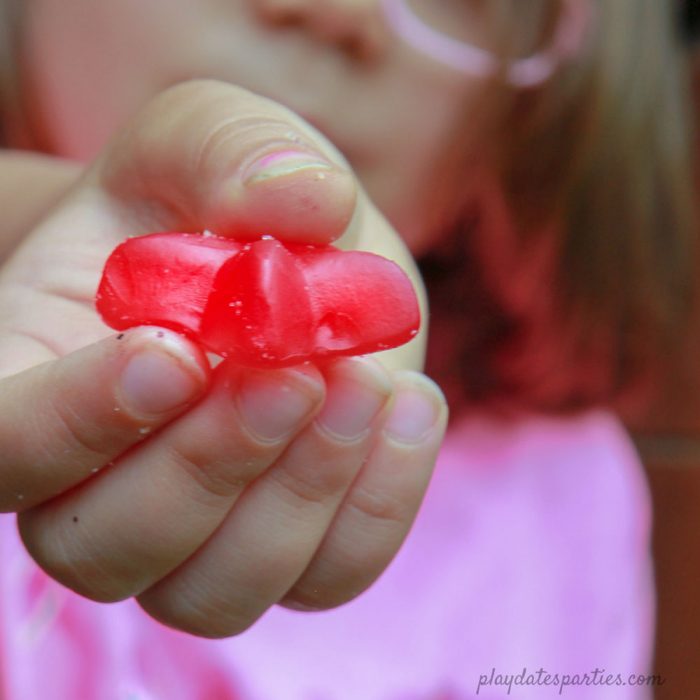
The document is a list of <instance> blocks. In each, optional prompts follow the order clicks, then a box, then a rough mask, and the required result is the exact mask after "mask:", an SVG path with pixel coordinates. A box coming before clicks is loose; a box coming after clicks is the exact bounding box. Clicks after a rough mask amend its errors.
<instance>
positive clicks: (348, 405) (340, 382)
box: [317, 359, 392, 440]
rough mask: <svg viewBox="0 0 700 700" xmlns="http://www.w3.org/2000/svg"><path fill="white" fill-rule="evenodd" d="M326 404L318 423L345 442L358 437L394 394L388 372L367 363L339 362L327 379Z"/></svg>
mask: <svg viewBox="0 0 700 700" xmlns="http://www.w3.org/2000/svg"><path fill="white" fill-rule="evenodd" d="M327 383H328V391H327V395H326V402H325V404H324V405H323V409H322V410H321V413H320V414H319V416H318V418H317V421H318V424H319V425H320V426H321V427H322V428H323V429H324V430H326V431H328V432H329V433H331V434H332V435H334V436H336V437H339V438H341V439H344V440H349V439H353V438H358V437H360V436H361V435H362V433H364V432H366V431H367V430H368V429H369V426H370V424H371V423H372V420H373V419H374V418H375V416H376V415H377V414H378V413H379V411H380V410H381V409H382V408H383V406H384V405H385V404H386V402H387V400H388V398H389V396H390V394H391V388H392V387H391V382H390V380H389V377H388V376H387V374H386V372H384V371H383V370H382V369H381V368H380V367H378V366H377V365H375V364H374V363H372V362H370V361H368V360H360V359H358V360H347V361H339V362H338V363H336V365H335V366H334V367H333V369H332V370H331V372H330V374H329V378H328V382H327Z"/></svg>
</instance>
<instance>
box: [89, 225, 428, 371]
mask: <svg viewBox="0 0 700 700" xmlns="http://www.w3.org/2000/svg"><path fill="white" fill-rule="evenodd" d="M97 310H98V311H99V313H100V315H101V316H102V318H103V319H104V321H105V323H107V325H109V326H111V327H112V328H115V329H117V330H123V329H125V328H130V327H132V326H139V325H155V326H164V327H166V328H172V329H173V330H176V331H179V332H181V333H184V334H186V335H187V336H189V337H191V338H192V339H194V340H195V341H197V342H199V343H200V344H202V345H203V346H204V347H205V348H207V349H208V350H210V351H212V352H214V353H216V354H218V355H221V356H223V357H231V358H233V359H234V360H235V361H236V362H238V363H240V364H244V365H252V366H267V367H283V366H285V365H291V364H296V363H299V362H303V361H304V360H313V359H315V358H319V357H324V356H326V357H327V356H333V355H358V354H365V353H370V352H376V351H377V350H385V349H387V348H390V347H396V346H398V345H402V344H403V343H405V342H407V341H409V340H410V339H411V338H413V337H414V336H415V335H416V333H417V332H418V328H419V326H420V312H419V309H418V302H417V299H416V296H415V293H414V291H413V287H412V285H411V283H410V281H409V279H408V278H407V277H406V275H405V274H404V272H403V271H402V270H401V268H400V267H399V266H398V265H396V264H395V263H394V262H392V261H390V260H387V259H386V258H382V257H380V256H378V255H373V254H372V253H366V252H360V251H341V250H339V249H337V248H334V247H333V246H330V245H329V246H311V245H300V244H282V243H281V242H280V241H277V240H274V239H272V238H271V237H269V236H266V237H263V238H262V239H260V240H256V241H252V242H250V241H247V242H246V241H236V240H233V239H230V238H219V237H216V236H212V235H199V234H189V233H156V234H152V235H150V236H140V237H137V238H130V239H128V240H126V241H125V242H124V243H122V244H121V245H119V246H118V247H117V248H116V249H115V250H114V251H113V253H112V254H111V255H110V257H109V259H108V260H107V263H106V265H105V269H104V272H103V274H102V280H101V282H100V286H99V289H98V292H97Z"/></svg>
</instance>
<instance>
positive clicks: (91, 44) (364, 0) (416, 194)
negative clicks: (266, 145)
mask: <svg viewBox="0 0 700 700" xmlns="http://www.w3.org/2000/svg"><path fill="white" fill-rule="evenodd" d="M439 4H440V3H437V5H439ZM453 4H454V8H451V9H449V8H448V9H449V12H450V13H454V12H455V11H456V12H458V13H460V17H461V16H462V15H464V17H465V20H466V19H467V18H466V14H465V12H466V10H465V8H467V7H469V6H471V3H470V2H467V0H454V1H453ZM429 5H430V3H427V2H425V0H423V2H422V3H421V2H418V3H417V6H419V7H423V8H425V7H427V6H429ZM443 5H445V6H448V5H449V1H448V3H443ZM455 8H457V9H456V10H455ZM27 11H28V14H29V17H28V18H27V35H26V41H27V43H26V46H27V52H28V60H29V72H28V74H29V76H30V85H31V88H30V89H31V91H32V94H33V100H34V104H35V105H36V106H37V109H39V110H40V112H41V115H42V118H43V119H44V120H45V129H46V132H47V133H46V134H45V136H46V137H47V139H48V142H49V143H51V144H53V147H54V149H55V151H56V152H57V153H58V154H61V155H65V156H69V157H73V158H79V159H89V158H91V157H92V156H94V155H95V153H96V152H97V151H98V150H99V149H100V148H101V147H102V145H103V144H104V143H105V141H106V140H107V139H108V138H109V136H110V135H111V134H112V133H113V132H114V130H115V129H117V128H118V127H119V126H120V125H121V124H122V123H123V122H124V121H125V120H126V119H127V118H128V117H129V116H130V115H131V114H132V113H133V112H134V111H135V110H136V109H138V108H139V107H140V105H142V104H143V103H144V102H145V101H146V100H147V99H149V98H150V97H151V96H152V95H154V94H155V93H157V92H158V91H160V90H162V89H164V88H166V87H168V86H169V85H172V84H173V83H176V82H179V81H182V80H185V79H188V78H203V77H206V78H216V79H220V80H224V81H227V82H230V83H234V84H236V85H240V86H242V87H245V88H248V89H250V90H252V91H254V92H256V93H258V94H261V95H264V96H266V97H270V98H273V99H274V100H276V101H278V102H281V103H282V104H284V105H286V106H288V107H290V108H291V109H293V110H294V111H296V112H297V113H299V114H300V115H302V116H303V117H305V118H306V119H307V120H308V121H309V122H310V123H311V124H313V125H314V126H316V127H317V128H318V129H319V130H320V131H322V132H323V133H324V134H325V135H326V136H327V137H328V138H329V139H330V140H331V141H332V142H333V143H334V144H335V145H336V146H337V147H338V148H339V149H340V150H341V151H342V152H343V153H344V154H345V156H346V157H347V158H348V160H349V161H350V163H351V164H352V165H353V167H354V168H355V171H356V172H357V174H358V176H359V177H360V179H361V181H362V182H363V184H364V186H365V187H366V188H367V190H368V192H369V194H370V196H371V197H372V198H373V200H374V201H375V203H376V204H377V205H378V206H379V207H380V209H382V210H383V211H384V213H385V215H386V216H387V217H388V218H389V219H390V220H391V221H392V223H393V224H394V225H395V226H396V227H397V229H398V230H399V232H400V233H401V234H402V235H403V236H404V238H405V239H406V241H407V243H408V244H409V246H410V247H411V248H412V249H413V251H414V252H415V253H420V252H422V251H423V250H425V249H426V248H427V247H429V245H430V243H431V238H432V234H431V233H430V232H429V231H428V230H427V227H426V223H425V222H426V221H427V220H428V216H429V215H430V214H431V213H432V212H431V179H432V178H431V175H432V171H431V168H432V167H433V163H434V162H435V159H436V158H437V157H438V156H440V155H441V154H442V153H443V150H444V149H445V148H446V147H447V145H448V144H447V134H448V133H449V132H450V130H451V129H452V128H453V125H454V124H457V123H459V121H461V120H462V119H464V118H465V109H466V110H468V108H469V102H470V100H474V99H475V98H476V96H477V94H478V89H477V87H478V82H477V81H476V80H474V79H470V78H469V77H467V76H465V75H464V74H463V73H462V72H460V71H458V70H456V69H454V68H450V67H449V66H446V65H444V64H442V63H440V62H438V61H437V60H435V59H433V58H431V57H429V56H427V55H425V54H423V53H421V52H419V51H417V50H416V49H414V48H412V47H411V46H410V45H409V44H408V43H406V42H405V41H403V40H402V39H401V38H400V37H399V36H397V35H396V34H395V33H393V32H392V30H391V27H390V25H389V23H388V22H387V21H386V18H385V15H384V13H383V12H382V8H381V7H380V3H379V2H378V1H374V0H342V1H341V0H118V2H116V1H113V2H95V0H32V2H28V3H27ZM429 19H431V21H432V18H429ZM470 19H471V21H470V24H469V27H470V31H473V30H474V28H475V27H476V23H475V22H476V20H475V18H473V17H472V18H470ZM449 20H450V15H447V16H445V17H437V18H436V22H438V25H437V26H439V22H440V21H444V22H445V31H450V30H451V29H452V28H453V27H454V26H455V23H454V22H451V21H449ZM448 25H450V26H448ZM465 26H466V24H465Z"/></svg>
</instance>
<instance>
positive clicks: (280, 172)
mask: <svg viewBox="0 0 700 700" xmlns="http://www.w3.org/2000/svg"><path fill="white" fill-rule="evenodd" d="M300 170H333V165H332V164H331V163H330V162H329V161H327V160H325V159H324V158H322V157H321V156H320V155H316V154H315V153H309V152H305V151H296V150H286V151H278V152H276V153H268V154H267V155H264V156H262V157H261V158H259V159H258V160H256V161H255V162H254V163H252V165H249V166H248V167H247V168H246V169H245V171H244V173H243V181H244V182H245V184H246V185H254V184H256V183H258V182H263V181H264V180H271V179H272V178H276V177H282V176H284V175H290V174H291V173H295V172H298V171H300Z"/></svg>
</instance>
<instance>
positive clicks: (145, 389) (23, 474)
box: [0, 327, 209, 512]
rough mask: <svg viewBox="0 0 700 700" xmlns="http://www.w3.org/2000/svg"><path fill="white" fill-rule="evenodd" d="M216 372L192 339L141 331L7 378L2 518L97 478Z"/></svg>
mask: <svg viewBox="0 0 700 700" xmlns="http://www.w3.org/2000/svg"><path fill="white" fill-rule="evenodd" d="M208 378H209V368H208V364H207V362H206V358H205V357H204V356H203V354H202V352H201V351H200V350H199V349H198V348H197V347H196V346H195V345H194V344H193V343H190V342H189V341H187V340H185V339H184V338H183V337H182V336H180V335H178V334H176V333H173V332H171V331H167V330H163V329H160V328H148V327H141V328H136V329H133V330H131V331H129V332H126V333H120V334H119V335H118V336H112V337H111V338H107V339H105V340H102V341H100V342H98V343H95V344H94V345H90V346H88V347H85V348H82V349H80V350H77V351H76V352H73V353H71V354H69V355H66V356H65V357H62V358H60V359H57V360H53V361H50V362H46V363H44V364H42V365H38V366H36V367H32V368H31V369H28V370H25V371H23V372H20V373H19V374H15V375H12V376H10V377H6V378H4V379H2V380H1V381H0V511H2V512H9V511H20V510H24V509H26V508H29V507H31V506H34V505H36V504H38V503H40V502H42V501H44V500H46V499H49V498H51V497H53V496H56V495H57V494H59V493H61V492H63V491H65V490H67V489H69V488H71V487H72V486H74V485H76V484H77V483H79V482H81V481H83V480H84V479H86V478H89V477H90V476H91V475H92V474H93V473H94V472H96V471H98V470H99V469H100V468H102V467H104V466H105V465H107V464H108V463H109V462H111V461H112V460H114V459H115V458H117V457H118V456H119V455H120V454H121V453H123V452H125V451H126V450H127V449H129V448H130V447H131V446H132V445H135V444H137V443H138V442H139V441H140V440H143V439H144V438H145V437H146V435H148V434H149V433H150V432H151V431H153V430H156V429H157V428H159V427H161V426H162V425H164V424H166V423H167V422H169V421H170V420H172V419H173V418H175V417H176V416H177V415H179V414H180V413H182V412H183V411H185V410H186V409H187V408H188V406H189V405H191V404H192V403H193V402H194V401H196V400H197V399H198V398H199V397H200V396H201V395H202V394H203V393H204V390H205V388H206V385H207V383H208Z"/></svg>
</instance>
